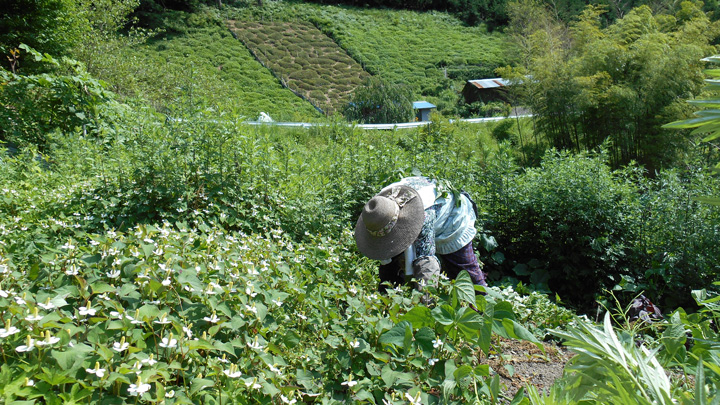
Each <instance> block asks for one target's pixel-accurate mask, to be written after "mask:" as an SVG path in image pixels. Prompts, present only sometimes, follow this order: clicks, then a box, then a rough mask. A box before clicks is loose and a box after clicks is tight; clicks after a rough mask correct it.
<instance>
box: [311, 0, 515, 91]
mask: <svg viewBox="0 0 720 405" xmlns="http://www.w3.org/2000/svg"><path fill="white" fill-rule="evenodd" d="M310 19H311V20H312V21H313V23H314V24H315V25H316V26H318V27H319V28H320V29H321V30H322V31H323V32H325V33H327V34H328V35H329V36H331V37H332V38H334V39H335V41H336V42H337V43H338V44H339V46H341V47H342V48H344V49H346V50H347V52H348V53H349V54H350V55H352V56H353V58H354V59H355V60H357V61H358V62H360V63H362V66H363V67H364V68H365V69H366V70H367V71H368V72H370V73H372V74H373V75H380V76H381V77H383V78H385V79H387V80H389V81H391V82H395V83H405V84H409V85H410V86H411V87H412V88H413V90H414V91H415V92H416V93H417V94H422V95H423V96H436V95H438V94H439V93H440V92H441V91H442V89H443V88H452V89H454V90H455V91H459V90H460V89H461V88H462V85H463V84H464V82H465V80H468V79H478V78H486V77H494V75H495V72H494V70H495V68H497V67H498V66H504V65H506V64H508V55H509V54H510V53H509V52H508V50H509V47H510V46H511V45H510V44H509V43H508V42H507V41H506V37H505V35H504V34H501V33H492V34H491V33H488V32H486V31H485V29H484V28H483V27H467V26H464V25H462V23H461V22H460V21H458V20H457V19H455V18H453V17H451V16H449V15H446V14H443V13H417V12H413V11H391V10H379V9H352V8H343V7H334V6H323V7H318V8H316V9H315V13H314V15H313V16H312V17H310ZM430 100H432V99H430Z"/></svg>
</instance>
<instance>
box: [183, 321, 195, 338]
mask: <svg viewBox="0 0 720 405" xmlns="http://www.w3.org/2000/svg"><path fill="white" fill-rule="evenodd" d="M191 326H192V324H190V326H183V332H185V335H187V338H188V339H192V337H193V333H192V330H191V329H190V327H191Z"/></svg>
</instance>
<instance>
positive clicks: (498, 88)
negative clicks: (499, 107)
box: [462, 77, 510, 104]
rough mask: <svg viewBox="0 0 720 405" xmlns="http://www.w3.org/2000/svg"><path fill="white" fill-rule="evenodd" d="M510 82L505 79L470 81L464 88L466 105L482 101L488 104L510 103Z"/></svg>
mask: <svg viewBox="0 0 720 405" xmlns="http://www.w3.org/2000/svg"><path fill="white" fill-rule="evenodd" d="M509 84H510V82H509V81H508V80H505V79H503V78H500V77H498V78H494V79H480V80H468V81H467V83H465V87H463V90H462V94H463V98H464V99H465V103H466V104H472V103H474V102H476V101H482V102H483V103H485V104H487V103H489V102H491V101H502V102H508V99H507V89H506V86H508V85H509Z"/></svg>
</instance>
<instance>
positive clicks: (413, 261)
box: [355, 177, 487, 292]
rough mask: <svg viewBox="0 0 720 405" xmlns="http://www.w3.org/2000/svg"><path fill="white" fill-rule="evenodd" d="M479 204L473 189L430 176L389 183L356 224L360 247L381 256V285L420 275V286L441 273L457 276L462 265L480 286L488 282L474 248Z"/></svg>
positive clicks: (371, 255) (370, 254)
mask: <svg viewBox="0 0 720 405" xmlns="http://www.w3.org/2000/svg"><path fill="white" fill-rule="evenodd" d="M476 217H477V210H476V208H475V203H474V202H473V201H472V200H471V199H470V197H469V195H468V194H467V193H464V192H463V193H448V192H444V191H442V190H440V189H439V187H438V184H437V182H436V181H434V180H430V179H428V178H426V177H407V178H404V179H402V180H400V181H398V182H396V183H393V184H391V185H389V186H387V187H385V188H383V189H382V190H381V191H380V192H379V193H377V194H376V195H375V196H374V197H373V198H371V199H370V201H368V202H367V204H365V207H364V208H363V210H362V213H361V214H360V217H359V218H358V220H357V224H356V225H355V243H356V244H357V247H358V250H359V251H360V253H362V254H363V255H365V256H367V257H368V258H370V259H374V260H379V261H380V266H379V276H380V285H379V287H378V290H379V291H380V292H385V289H386V285H385V283H386V282H390V283H392V284H394V285H399V284H402V283H404V282H405V281H406V277H407V278H409V277H414V278H415V280H416V282H417V283H418V285H417V288H418V289H421V288H422V286H423V285H426V284H429V283H432V282H433V280H435V279H436V278H437V277H438V276H439V274H440V272H441V271H442V272H443V273H445V274H446V275H447V276H448V277H449V278H451V279H454V278H455V277H457V275H458V274H459V273H460V271H462V270H466V271H467V272H468V273H469V274H470V278H471V279H472V281H473V283H474V284H476V285H481V286H487V283H486V281H485V274H484V273H483V271H482V270H481V269H480V262H479V261H478V259H477V257H476V256H475V252H474V251H473V245H472V240H473V238H474V237H475V234H476V233H477V231H476V230H475V220H476Z"/></svg>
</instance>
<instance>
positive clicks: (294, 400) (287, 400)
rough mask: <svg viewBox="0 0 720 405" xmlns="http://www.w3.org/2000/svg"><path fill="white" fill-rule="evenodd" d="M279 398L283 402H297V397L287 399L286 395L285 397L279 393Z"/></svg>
mask: <svg viewBox="0 0 720 405" xmlns="http://www.w3.org/2000/svg"><path fill="white" fill-rule="evenodd" d="M280 399H282V401H283V402H284V403H286V404H290V405H292V404H294V403H295V402H297V399H294V398H293V399H288V397H286V396H285V395H280Z"/></svg>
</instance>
